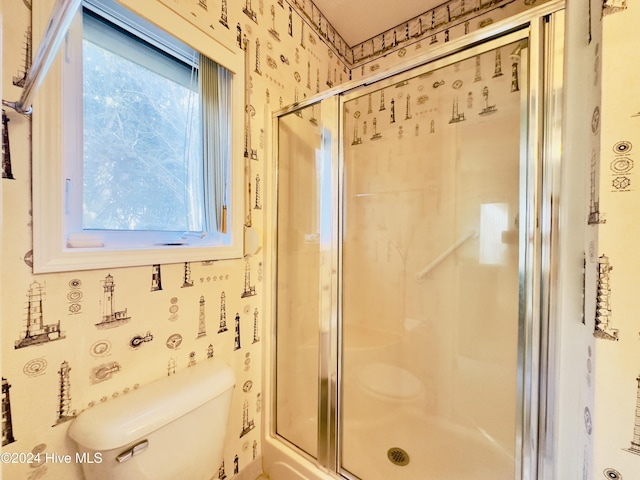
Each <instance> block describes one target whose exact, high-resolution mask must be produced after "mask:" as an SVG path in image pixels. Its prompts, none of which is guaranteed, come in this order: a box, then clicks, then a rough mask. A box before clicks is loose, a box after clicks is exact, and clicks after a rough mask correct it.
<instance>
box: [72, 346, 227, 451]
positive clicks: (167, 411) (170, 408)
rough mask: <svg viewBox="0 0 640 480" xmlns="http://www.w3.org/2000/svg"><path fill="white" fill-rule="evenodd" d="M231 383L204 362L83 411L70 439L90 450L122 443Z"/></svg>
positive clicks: (219, 368)
mask: <svg viewBox="0 0 640 480" xmlns="http://www.w3.org/2000/svg"><path fill="white" fill-rule="evenodd" d="M234 385H235V375H234V373H233V370H232V369H231V368H230V367H229V366H228V365H227V364H226V363H224V362H223V361H222V360H219V359H207V360H203V361H202V362H200V363H197V364H196V365H193V366H191V367H189V368H185V369H183V370H180V371H178V372H177V373H175V374H174V375H170V376H168V377H164V378H161V379H159V380H156V381H154V382H152V383H149V384H147V385H143V386H141V387H140V388H138V389H136V390H133V391H131V392H128V393H126V394H123V395H121V396H119V397H117V398H115V399H113V400H109V401H107V402H105V403H101V404H98V405H96V406H94V407H91V408H89V409H88V410H85V411H83V412H82V413H81V414H80V415H78V417H77V418H76V419H74V421H73V422H72V424H71V426H70V427H69V436H70V437H71V438H72V439H73V440H75V441H76V442H77V443H78V444H80V445H82V446H84V447H86V448H89V449H92V450H110V449H112V448H119V447H122V446H124V445H127V444H129V443H131V442H134V441H135V440H138V439H140V438H142V437H144V436H145V435H148V434H150V433H151V432H153V431H155V430H157V429H158V428H160V427H163V426H164V425H167V424H168V423H170V422H172V421H173V420H176V419H177V418H179V417H181V416H183V415H185V414H187V413H189V412H190V411H192V410H194V409H196V408H198V407H199V406H201V405H203V404H204V403H206V402H207V401H209V400H211V399H213V398H215V397H217V396H218V395H220V394H222V393H224V392H225V391H227V390H229V389H230V388H233V387H234Z"/></svg>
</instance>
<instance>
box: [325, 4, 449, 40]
mask: <svg viewBox="0 0 640 480" xmlns="http://www.w3.org/2000/svg"><path fill="white" fill-rule="evenodd" d="M313 3H314V4H315V5H316V7H318V9H320V11H321V12H322V14H323V15H324V16H325V17H326V18H327V19H328V20H329V23H331V25H333V28H335V29H336V31H337V32H338V33H339V34H340V36H341V37H342V38H343V39H344V40H345V42H347V44H348V45H349V46H350V47H353V46H354V45H357V44H359V43H361V42H364V41H365V40H368V39H370V38H372V37H375V36H376V35H378V34H380V33H382V32H384V31H386V30H389V29H391V28H393V27H395V26H397V25H400V24H402V23H404V22H406V21H407V20H410V19H412V18H414V17H416V16H418V15H420V14H421V13H424V12H426V11H428V10H430V9H432V8H433V7H435V6H437V5H439V4H441V3H442V1H441V0H313Z"/></svg>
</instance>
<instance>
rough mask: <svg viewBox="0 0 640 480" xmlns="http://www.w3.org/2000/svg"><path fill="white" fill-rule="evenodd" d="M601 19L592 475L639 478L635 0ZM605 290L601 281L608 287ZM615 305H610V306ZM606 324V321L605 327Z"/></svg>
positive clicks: (639, 112) (639, 130)
mask: <svg viewBox="0 0 640 480" xmlns="http://www.w3.org/2000/svg"><path fill="white" fill-rule="evenodd" d="M608 3H611V4H615V5H617V6H618V7H620V6H622V5H625V4H626V6H627V7H628V8H626V9H624V10H622V9H620V8H613V9H612V11H613V12H615V13H612V14H611V15H606V16H605V17H604V20H603V35H604V40H603V49H602V63H603V65H602V66H603V68H602V148H601V167H600V211H601V213H602V216H603V220H604V221H606V223H603V224H601V225H600V238H599V249H598V256H599V257H600V256H602V255H605V256H606V257H608V259H609V262H610V267H612V269H611V270H610V271H609V272H608V276H609V288H610V298H609V299H608V300H607V299H602V302H601V303H602V304H601V306H600V307H601V308H602V309H603V310H607V311H608V312H603V313H605V315H607V313H608V314H610V324H609V325H608V327H609V329H608V332H609V333H610V334H613V335H615V336H616V338H617V340H615V339H613V338H611V337H610V336H607V335H600V336H599V338H597V339H596V345H595V347H596V348H595V362H594V364H593V365H592V366H591V368H593V370H594V372H595V389H596V397H595V416H594V436H595V445H594V447H595V451H594V478H598V479H600V478H609V479H622V478H624V479H634V478H637V476H638V475H639V472H640V446H635V447H634V446H632V444H631V442H632V441H635V442H636V443H637V442H638V441H639V440H640V380H638V378H640V337H639V332H640V317H639V316H638V311H640V298H639V296H638V275H639V272H640V255H639V254H638V245H639V244H640V223H639V221H638V220H639V219H640V189H639V188H638V183H637V182H638V181H639V179H638V176H637V173H638V168H639V165H638V162H637V158H638V157H637V153H638V152H637V149H639V148H640V92H639V91H638V85H639V84H640V68H638V66H639V65H640V52H638V50H637V49H636V48H632V45H635V44H637V41H638V38H639V35H638V21H640V5H638V2H608ZM604 290H606V288H605V286H604V285H603V292H604ZM609 310H610V311H609ZM603 328H604V326H603Z"/></svg>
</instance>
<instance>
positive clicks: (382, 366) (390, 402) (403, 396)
mask: <svg viewBox="0 0 640 480" xmlns="http://www.w3.org/2000/svg"><path fill="white" fill-rule="evenodd" d="M354 380H355V381H354V382H353V383H352V384H351V385H350V386H349V387H348V388H349V393H348V394H347V395H345V398H344V399H343V400H346V401H347V402H349V404H348V407H347V409H348V413H347V417H349V418H350V419H351V420H352V421H354V422H359V423H367V424H368V423H371V422H372V421H386V420H387V419H388V418H389V417H393V416H394V415H396V413H397V412H398V409H407V408H408V409H411V408H416V409H418V410H423V409H424V406H425V405H426V389H425V387H424V384H423V383H422V382H421V381H420V380H419V379H418V378H417V377H416V376H415V375H413V374H412V373H411V372H409V371H408V370H405V369H404V368H401V367H398V366H395V365H391V364H388V363H382V362H374V363H368V364H366V365H364V366H362V367H361V368H360V369H359V370H358V372H357V374H356V376H355V378H354ZM345 388H347V387H345Z"/></svg>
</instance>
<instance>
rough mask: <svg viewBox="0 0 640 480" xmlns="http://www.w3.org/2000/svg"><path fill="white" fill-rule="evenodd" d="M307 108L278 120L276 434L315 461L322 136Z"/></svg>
mask: <svg viewBox="0 0 640 480" xmlns="http://www.w3.org/2000/svg"><path fill="white" fill-rule="evenodd" d="M319 115H320V106H319V105H313V106H309V107H307V108H304V109H301V110H299V111H297V112H296V113H291V114H288V115H285V116H283V117H280V119H279V127H278V219H277V228H278V246H277V272H278V276H277V285H276V287H277V288H276V305H277V307H276V308H277V312H276V322H277V324H276V326H277V334H276V350H277V355H276V357H277V360H276V390H277V400H276V405H277V407H276V409H277V410H276V431H277V433H278V434H279V435H281V436H282V437H284V438H286V439H287V440H288V441H290V442H291V443H293V444H295V445H296V446H298V447H299V448H301V449H303V450H304V451H306V452H307V453H309V454H310V455H313V456H317V436H318V410H319V406H318V348H319V347H318V336H319V325H320V322H319V313H320V294H321V291H320V288H321V287H320V273H319V271H320V262H321V253H322V250H321V243H320V212H321V209H320V195H321V193H322V192H321V189H320V180H321V178H322V164H321V163H320V152H321V131H320V128H319V126H318V121H317V120H316V119H317V117H319Z"/></svg>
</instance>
